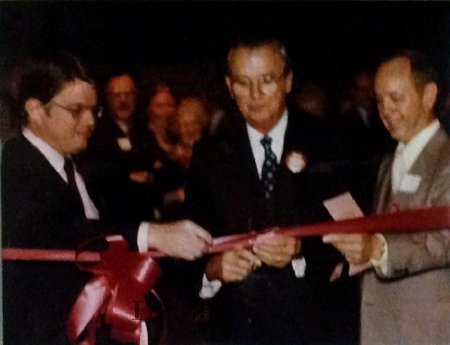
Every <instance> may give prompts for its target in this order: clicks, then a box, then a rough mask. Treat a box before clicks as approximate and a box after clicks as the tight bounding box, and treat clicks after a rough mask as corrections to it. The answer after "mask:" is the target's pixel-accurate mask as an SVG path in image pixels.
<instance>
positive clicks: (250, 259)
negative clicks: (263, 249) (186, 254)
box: [206, 249, 262, 283]
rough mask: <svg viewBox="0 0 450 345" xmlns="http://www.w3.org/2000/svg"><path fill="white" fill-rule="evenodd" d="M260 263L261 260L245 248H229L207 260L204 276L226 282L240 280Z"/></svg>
mask: <svg viewBox="0 0 450 345" xmlns="http://www.w3.org/2000/svg"><path fill="white" fill-rule="evenodd" d="M261 264H262V263H261V260H259V259H258V258H257V257H256V256H255V255H254V254H253V253H252V252H251V251H249V250H247V249H236V250H229V251H226V252H223V253H219V254H216V255H214V256H213V257H212V258H211V259H210V260H209V262H208V264H207V265H206V278H208V280H216V279H218V280H220V281H222V282H226V283H227V282H237V281H242V280H244V279H245V278H246V277H247V275H248V274H249V273H250V272H251V271H253V270H254V269H255V268H256V267H259V266H261Z"/></svg>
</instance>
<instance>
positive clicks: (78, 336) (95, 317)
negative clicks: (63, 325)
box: [67, 276, 111, 345]
mask: <svg viewBox="0 0 450 345" xmlns="http://www.w3.org/2000/svg"><path fill="white" fill-rule="evenodd" d="M110 291H111V289H110V287H109V280H108V279H107V278H105V277H101V276H100V277H95V278H94V279H92V280H91V281H90V282H89V283H87V284H86V286H85V287H84V289H83V291H82V292H81V294H80V295H79V296H78V298H77V300H76V302H75V304H74V305H73V307H72V310H71V311H70V314H69V319H68V321H67V335H68V337H69V339H70V340H71V341H73V342H74V343H75V344H82V345H94V344H95V332H96V329H97V327H98V325H99V321H100V320H99V317H100V314H101V312H102V309H103V306H104V305H105V303H106V302H107V301H108V299H109V297H110V295H111V292H110Z"/></svg>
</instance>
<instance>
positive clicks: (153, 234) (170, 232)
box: [148, 220, 212, 260]
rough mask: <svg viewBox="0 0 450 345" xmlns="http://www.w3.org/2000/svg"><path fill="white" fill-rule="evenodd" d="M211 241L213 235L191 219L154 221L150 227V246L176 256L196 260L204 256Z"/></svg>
mask: <svg viewBox="0 0 450 345" xmlns="http://www.w3.org/2000/svg"><path fill="white" fill-rule="evenodd" d="M211 243H212V238H211V235H210V234H209V233H208V232H207V231H206V230H204V229H203V228H201V227H200V226H198V225H197V224H195V223H193V222H191V221H189V220H180V221H177V222H172V223H165V224H155V223H152V224H150V226H149V229H148V247H149V248H152V247H153V248H156V249H158V250H159V251H160V252H163V253H165V254H167V255H169V256H173V257H176V258H182V259H186V260H194V259H196V258H198V257H200V256H202V255H203V253H205V252H206V250H207V249H208V245H210V244H211Z"/></svg>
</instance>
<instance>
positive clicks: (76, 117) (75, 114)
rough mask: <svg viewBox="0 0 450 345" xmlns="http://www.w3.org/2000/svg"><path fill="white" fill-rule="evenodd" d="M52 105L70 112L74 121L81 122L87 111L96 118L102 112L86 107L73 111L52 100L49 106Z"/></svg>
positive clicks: (96, 108) (98, 109)
mask: <svg viewBox="0 0 450 345" xmlns="http://www.w3.org/2000/svg"><path fill="white" fill-rule="evenodd" d="M51 104H54V105H56V106H57V107H59V108H61V109H63V110H65V111H67V112H69V113H70V115H72V118H73V119H74V120H79V119H80V118H81V116H82V115H83V113H84V112H85V111H90V112H92V114H93V116H94V118H96V117H97V115H98V113H99V111H100V108H98V107H94V108H90V107H86V106H81V107H80V109H71V108H69V107H67V106H65V105H63V104H61V103H59V102H56V101H54V100H50V102H48V103H47V105H51Z"/></svg>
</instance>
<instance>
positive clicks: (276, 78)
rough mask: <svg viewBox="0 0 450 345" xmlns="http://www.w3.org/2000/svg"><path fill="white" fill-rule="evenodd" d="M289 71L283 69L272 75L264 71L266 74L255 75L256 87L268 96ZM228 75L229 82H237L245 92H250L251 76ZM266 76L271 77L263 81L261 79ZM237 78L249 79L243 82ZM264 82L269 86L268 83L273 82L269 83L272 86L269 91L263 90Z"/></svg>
mask: <svg viewBox="0 0 450 345" xmlns="http://www.w3.org/2000/svg"><path fill="white" fill-rule="evenodd" d="M289 73H290V72H289V71H283V72H281V73H279V74H278V75H273V74H270V73H266V74H263V75H260V76H258V77H257V80H256V87H257V88H258V90H259V91H260V92H261V93H263V94H264V95H266V96H270V95H272V94H273V93H274V92H275V90H276V87H277V86H278V85H279V83H280V81H281V80H282V79H284V78H286V77H287V76H288V75H289ZM229 77H230V81H231V84H238V85H239V86H241V87H242V88H243V89H244V90H245V94H249V93H250V92H251V90H252V84H253V80H252V79H251V78H249V77H239V76H234V75H232V74H231V75H230V76H229ZM266 77H271V78H272V79H271V80H269V81H264V80H263V79H264V78H266ZM239 78H246V79H249V81H250V82H249V83H247V84H245V83H243V82H240V81H238V80H237V79H239ZM264 83H265V84H266V87H269V84H272V83H273V85H270V86H271V87H273V90H270V91H267V90H264V87H265V86H264ZM261 84H262V85H261ZM253 85H254V84H253Z"/></svg>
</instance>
